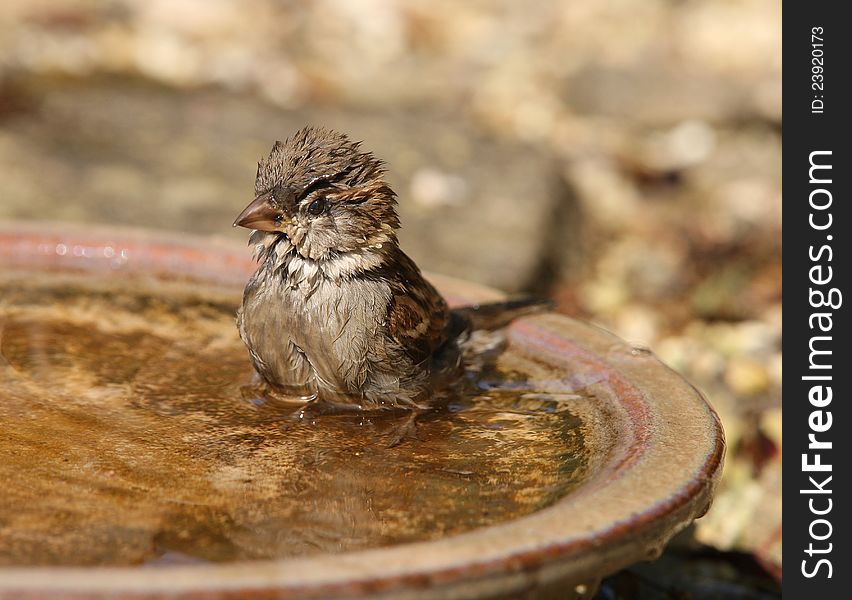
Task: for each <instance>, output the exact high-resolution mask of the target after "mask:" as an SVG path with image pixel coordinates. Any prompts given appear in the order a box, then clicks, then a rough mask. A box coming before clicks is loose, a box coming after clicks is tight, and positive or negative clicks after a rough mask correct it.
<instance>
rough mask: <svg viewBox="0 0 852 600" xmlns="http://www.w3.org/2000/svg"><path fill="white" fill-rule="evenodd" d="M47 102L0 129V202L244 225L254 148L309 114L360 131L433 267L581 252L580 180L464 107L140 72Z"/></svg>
mask: <svg viewBox="0 0 852 600" xmlns="http://www.w3.org/2000/svg"><path fill="white" fill-rule="evenodd" d="M28 90H29V91H30V93H31V94H32V95H33V96H35V97H36V99H37V103H36V105H37V106H39V107H40V108H39V109H38V110H35V111H31V112H29V113H26V114H22V115H17V118H15V119H14V120H9V121H8V122H7V123H6V126H5V127H4V130H3V131H2V133H0V164H2V165H8V167H6V168H5V169H3V172H2V178H3V181H4V189H5V193H4V202H3V204H2V207H0V218H25V219H51V220H64V219H67V220H73V221H83V222H102V223H114V224H123V225H132V226H136V227H150V228H154V229H169V230H179V231H190V232H195V233H203V234H217V235H225V236H229V237H233V238H238V239H245V237H246V233H245V232H244V231H238V230H232V228H231V226H230V225H231V222H232V221H233V218H234V216H235V215H236V214H237V213H238V212H239V211H240V210H241V209H242V208H243V206H244V205H245V204H246V203H247V202H248V201H249V200H250V199H251V197H252V194H253V191H254V187H253V184H254V173H255V168H256V161H257V160H258V159H259V158H260V157H262V156H265V155H266V153H267V152H268V151H269V148H270V147H271V146H272V144H273V142H274V141H275V140H276V139H283V138H285V137H286V136H287V135H289V134H290V133H292V132H293V131H295V130H296V129H297V128H299V127H301V126H303V125H305V124H315V125H323V126H328V127H332V128H337V129H340V130H341V131H344V132H347V133H348V134H349V135H350V136H351V137H353V138H355V139H360V140H364V147H365V148H367V149H369V150H372V151H374V152H375V153H376V154H377V155H378V156H379V157H381V158H383V159H385V160H386V161H387V164H388V177H389V179H390V181H391V183H392V185H393V186H394V189H396V190H397V192H398V193H399V195H400V213H401V216H402V223H403V229H402V231H401V233H400V238H401V241H402V244H403V248H404V249H405V250H406V251H407V252H409V254H411V256H412V257H413V258H414V259H415V260H416V261H417V262H418V264H420V265H421V267H422V268H424V269H427V270H431V271H436V272H441V273H446V274H449V275H454V276H457V277H462V278H465V279H470V280H473V281H478V282H481V283H485V284H488V285H492V286H495V287H497V288H501V289H504V290H506V291H509V292H517V291H520V290H524V289H530V288H533V289H542V288H546V285H547V282H546V281H544V282H542V281H541V280H540V278H542V277H544V278H553V277H555V275H556V274H558V273H559V272H560V269H561V265H562V264H563V263H564V262H565V258H566V257H567V255H568V254H569V252H570V249H571V245H570V244H566V243H564V242H563V241H562V236H565V238H567V239H569V240H570V239H574V238H576V237H577V236H576V235H573V234H574V232H576V230H577V228H578V223H577V222H576V221H574V220H572V219H570V218H569V217H570V215H571V214H573V212H575V211H574V210H573V208H572V203H573V196H571V195H570V194H568V193H567V191H566V188H565V187H564V186H561V184H560V181H559V180H560V175H559V173H558V171H557V169H555V168H554V167H553V166H552V165H551V164H550V162H549V161H548V160H547V159H546V157H545V156H543V155H542V154H541V153H539V152H536V151H534V150H532V149H531V148H529V147H527V146H525V145H523V144H520V143H517V142H511V141H504V140H498V139H494V138H492V137H488V136H487V135H485V134H483V133H482V132H481V131H479V130H477V129H476V128H475V127H473V126H471V125H470V124H469V123H468V122H467V121H465V120H464V119H462V118H459V117H458V116H456V115H454V114H444V113H439V112H430V111H427V110H423V109H419V110H417V111H411V112H401V111H394V112H381V113H380V112H372V113H368V112H363V111H361V112H341V111H336V110H331V109H322V108H318V109H310V110H300V111H285V110H282V109H280V108H277V107H275V106H272V105H269V104H267V103H264V102H262V101H260V100H257V99H256V98H255V97H253V96H249V95H242V94H237V93H230V92H226V91H215V90H198V91H192V92H182V93H175V92H174V91H171V90H169V89H167V88H162V87H159V86H156V85H151V84H146V83H144V82H140V81H135V82H134V81H127V80H121V81H115V80H96V81H91V80H90V81H88V82H86V83H85V84H82V83H67V82H66V83H59V82H57V81H50V80H41V81H35V82H30V83H29V87H28Z"/></svg>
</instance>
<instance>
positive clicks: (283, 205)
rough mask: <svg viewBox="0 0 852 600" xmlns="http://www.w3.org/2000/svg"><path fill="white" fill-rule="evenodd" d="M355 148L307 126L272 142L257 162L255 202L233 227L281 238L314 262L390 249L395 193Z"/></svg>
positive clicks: (339, 137)
mask: <svg viewBox="0 0 852 600" xmlns="http://www.w3.org/2000/svg"><path fill="white" fill-rule="evenodd" d="M359 146H360V143H359V142H352V141H350V140H349V138H348V137H346V136H345V135H343V134H341V133H337V132H335V131H331V130H328V129H319V128H313V127H305V128H303V129H300V130H299V131H297V132H296V133H295V134H294V135H293V136H292V137H290V138H288V139H287V141H285V142H283V143H282V142H275V145H274V146H273V147H272V151H271V152H270V153H269V156H268V157H267V158H266V159H265V160H261V161H260V162H259V163H258V165H257V180H256V181H255V199H254V200H253V201H252V202H251V203H250V204H249V205H248V206H247V207H246V208H245V210H243V212H242V213H240V215H239V216H238V217H237V219H236V221H234V226H237V225H239V226H241V227H246V228H249V229H255V230H258V231H264V232H268V233H270V234H278V235H279V236H280V235H283V236H286V237H287V238H288V239H289V241H290V244H292V246H293V247H294V248H295V250H296V252H298V253H299V254H300V255H301V256H302V257H303V258H308V259H311V260H314V261H323V260H328V259H331V258H336V257H339V256H341V255H344V254H347V253H352V252H364V251H366V250H369V249H371V248H382V246H383V245H395V244H396V243H397V238H396V229H397V228H399V218H398V217H397V214H396V198H395V195H394V192H393V190H391V188H390V187H389V186H388V184H387V183H386V182H385V181H384V178H383V174H384V168H383V166H382V162H381V161H380V160H378V159H377V158H375V157H374V156H373V155H372V154H371V153H369V152H362V151H361V150H360V148H359Z"/></svg>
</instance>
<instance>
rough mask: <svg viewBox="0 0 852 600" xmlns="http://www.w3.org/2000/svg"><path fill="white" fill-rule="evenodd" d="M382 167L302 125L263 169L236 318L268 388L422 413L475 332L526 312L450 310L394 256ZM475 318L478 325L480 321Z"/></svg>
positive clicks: (391, 210) (332, 135)
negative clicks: (253, 263)
mask: <svg viewBox="0 0 852 600" xmlns="http://www.w3.org/2000/svg"><path fill="white" fill-rule="evenodd" d="M383 175H384V168H383V165H382V163H381V161H379V160H378V159H376V158H375V157H374V156H373V155H372V154H370V153H369V152H364V151H362V150H361V149H360V144H359V143H357V142H352V141H350V140H349V139H348V138H347V137H346V136H345V135H342V134H340V133H336V132H334V131H330V130H326V129H318V128H311V127H307V128H304V129H301V130H299V131H298V132H296V133H295V134H294V135H293V136H292V137H291V138H289V139H288V140H287V141H285V142H284V143H281V142H276V143H275V145H274V146H273V148H272V151H271V152H270V154H269V157H268V158H266V159H265V160H262V161H261V162H260V163H258V170H257V180H256V184H255V196H256V197H255V200H254V201H253V202H252V203H251V204H249V206H247V207H246V209H245V210H244V211H243V212H242V213H241V214H240V215H239V216H238V217H237V220H236V222H235V223H234V224H235V225H241V226H244V227H248V228H251V229H254V230H255V231H254V232H253V233H252V235H251V238H250V243H252V244H253V245H254V248H255V256H256V258H257V261H258V268H257V271H256V272H255V273H254V275H252V277H251V279H250V280H249V282H248V284H247V285H246V289H245V293H244V295H243V303H242V306H241V307H240V310H239V311H238V313H237V323H238V326H239V329H240V336H241V337H242V339H243V341H244V342H245V344H246V346H247V347H248V349H249V353H250V356H251V360H252V363H253V364H254V367H255V369H256V370H257V372H258V374H259V375H260V376H261V377H262V378H263V379H264V381H266V382H267V383H268V384H270V385H271V386H273V387H274V388H276V389H278V390H281V391H284V392H288V393H294V394H299V395H304V396H313V397H314V398H316V399H317V400H318V401H320V402H325V403H329V404H332V405H345V406H347V407H356V408H362V409H367V410H369V409H375V408H397V407H399V408H409V409H416V408H425V407H428V406H430V405H431V404H432V403H433V400H434V398H436V397H439V396H441V391H442V390H444V389H445V388H446V387H447V386H448V385H451V384H452V382H453V381H455V380H456V379H457V378H458V376H459V375H460V373H461V371H462V368H463V358H464V350H465V344H466V342H467V340H468V338H469V334H470V332H471V330H472V328H473V327H475V326H485V327H489V328H490V327H494V326H501V325H504V324H506V323H507V322H508V321H509V320H510V319H511V318H512V317H513V316H517V315H518V314H519V313H521V312H529V310H528V309H529V308H530V307H532V306H536V305H535V304H533V303H522V304H521V305H519V306H518V307H516V308H515V309H514V310H512V311H502V313H501V311H499V310H493V309H492V310H486V311H483V312H482V313H480V314H481V315H485V316H484V317H482V318H479V319H477V316H476V315H477V314H478V313H477V312H476V311H474V310H472V309H461V310H456V311H450V310H449V309H448V308H447V304H446V302H445V301H444V299H443V298H442V297H441V295H440V294H439V293H438V292H437V290H435V288H434V287H432V285H431V284H430V283H429V282H427V281H426V280H425V279H424V278H423V276H422V274H421V273H420V270H419V269H418V268H417V266H416V265H415V264H414V262H413V261H412V260H411V259H410V258H409V257H408V256H406V254H405V253H404V252H403V251H402V250H401V249H400V248H399V244H398V241H397V236H396V230H397V229H398V228H399V218H398V217H397V214H396V196H395V194H394V192H393V190H391V188H390V187H389V186H388V184H387V183H386V182H385V180H384V178H383ZM477 320H479V321H481V322H479V323H477Z"/></svg>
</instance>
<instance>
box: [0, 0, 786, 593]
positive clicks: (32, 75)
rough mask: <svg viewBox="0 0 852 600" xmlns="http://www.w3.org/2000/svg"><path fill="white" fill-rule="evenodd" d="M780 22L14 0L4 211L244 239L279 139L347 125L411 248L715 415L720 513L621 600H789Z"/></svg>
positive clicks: (607, 5) (253, 0)
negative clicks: (530, 304) (643, 352)
mask: <svg viewBox="0 0 852 600" xmlns="http://www.w3.org/2000/svg"><path fill="white" fill-rule="evenodd" d="M780 11H781V7H780V3H778V2H775V1H773V0H717V1H715V2H698V1H695V0H582V1H581V0H575V1H564V2H559V1H554V0H551V1H540V2H536V3H535V4H529V3H521V2H512V1H509V0H498V1H490V2H486V1H484V0H476V1H471V2H464V3H461V2H450V1H449V0H433V1H432V2H428V3H427V2H417V1H415V0H360V1H358V2H350V1H347V0H316V1H312V2H296V1H284V0H281V1H279V0H243V1H237V0H174V1H172V0H145V1H142V0H135V1H134V0H105V1H97V0H89V1H80V2H63V1H60V0H4V2H3V3H2V4H0V219H48V220H53V221H56V220H67V221H78V222H91V223H111V224H122V225H132V226H137V227H151V228H161V229H171V230H180V231H191V232H195V233H202V234H214V235H219V236H228V237H233V238H234V239H243V238H244V237H245V235H244V233H243V232H240V231H232V230H231V227H230V223H231V221H232V220H233V218H234V216H235V215H236V214H237V213H238V212H239V210H240V209H241V208H242V207H243V206H244V205H245V204H246V203H247V202H248V200H249V199H250V196H251V194H252V191H253V180H254V169H255V163H256V161H257V159H258V158H260V157H261V156H263V155H264V154H265V153H266V152H267V151H268V149H269V148H270V147H271V145H272V142H273V141H274V140H275V139H283V138H284V137H286V136H287V135H288V134H289V133H290V132H292V131H293V130H295V129H296V128H297V127H300V126H302V125H304V124H306V123H312V124H317V125H327V126H331V127H336V128H340V129H343V130H345V131H347V132H348V133H350V134H351V135H352V136H353V137H355V138H358V139H363V140H365V146H366V147H367V148H369V149H371V150H374V151H376V153H377V154H378V155H380V156H381V157H383V158H385V159H386V160H387V162H388V166H389V169H390V173H391V181H392V182H393V184H394V185H395V187H396V189H397V191H398V192H399V195H400V201H401V212H402V216H403V225H404V229H403V231H402V235H401V237H402V242H403V247H404V248H405V249H406V250H408V251H409V253H410V254H411V255H412V256H413V257H414V258H415V259H416V260H417V261H418V262H419V263H420V264H421V265H422V266H423V267H424V268H426V269H428V270H432V271H438V272H443V273H448V274H452V275H456V276H459V277H464V278H467V279H471V280H476V281H480V282H483V283H487V284H490V285H493V286H496V287H499V288H501V289H504V290H507V291H510V292H522V291H525V292H535V293H539V294H548V295H550V296H552V297H553V298H555V299H556V300H557V302H558V305H559V309H560V310H562V311H564V312H566V313H568V314H571V315H574V316H577V317H580V318H585V319H590V320H592V321H595V322H597V323H600V324H601V325H603V326H604V327H606V328H608V329H610V330H612V331H614V332H616V333H617V334H619V335H620V336H622V337H624V338H626V339H628V340H630V341H632V342H634V343H638V344H644V345H647V346H649V347H651V348H653V349H654V350H655V351H656V352H657V353H658V354H659V355H660V357H661V358H662V359H663V360H664V361H666V362H667V363H668V364H670V365H671V366H672V367H674V368H675V369H677V370H678V371H680V372H681V373H682V374H684V375H685V376H686V377H687V378H688V379H690V380H691V381H692V382H693V383H694V384H695V385H696V386H697V387H698V388H700V389H701V390H702V391H704V392H705V393H706V394H707V396H708V397H709V398H710V399H711V401H712V402H713V404H714V406H715V407H716V408H717V410H718V411H719V413H720V415H721V417H722V421H723V422H724V425H725V429H726V432H727V437H728V444H729V453H728V459H727V466H726V471H725V477H724V481H723V484H722V487H721V490H720V491H719V495H718V498H717V500H716V503H715V506H714V508H713V510H712V511H711V512H710V513H709V515H708V516H707V517H705V518H704V519H702V520H701V521H699V522H698V524H697V527H696V528H695V530H694V531H693V532H692V534H693V535H692V537H691V539H689V540H687V541H683V542H682V543H681V544H680V545H676V546H675V548H674V549H673V550H671V551H669V552H667V553H666V555H665V557H664V559H663V561H659V562H658V563H654V565H666V566H665V568H662V567H660V568H658V567H655V566H654V565H647V566H643V567H639V568H636V569H633V570H631V571H630V572H628V573H624V574H622V575H620V576H617V577H615V578H611V580H610V581H609V582H608V583H607V585H605V586H604V587H603V588H602V591H601V592H600V593H601V595H602V597H612V598H615V597H647V598H652V597H653V598H656V597H660V598H668V597H682V595H678V594H682V593H691V594H693V596H692V597H705V596H702V595H701V594H702V593H704V592H705V591H706V589H709V590H710V593H711V595H712V594H713V593H718V591H719V589H724V590H725V591H726V595H725V597H742V598H746V597H748V598H752V597H773V595H774V594H775V593H776V592H777V589H776V587H773V581H772V578H773V577H774V578H776V579H777V580H778V581H780V562H781V499H780V489H781V488H780V484H781V469H780V452H781V450H780V449H781V404H780V384H781V353H780V335H781V208H780V194H781V188H780V185H781V177H780V166H781V143H780V140H781V137H780V134H781V85H780V81H781V33H780V19H781V17H780ZM666 561H668V562H666ZM671 561H675V562H674V565H675V566H672V563H671ZM673 569H674V571H677V572H679V573H680V575H679V578H674V577H673V576H671V575H670V574H669V575H667V574H666V573H671V572H673V571H672V570H673ZM708 582H710V583H708ZM708 585H709V586H711V587H709V588H707V586H708ZM720 585H721V586H723V588H719V587H718V586H720ZM702 586H704V587H702ZM712 586H717V587H712ZM724 586H727V587H724ZM705 588H706V589H705ZM630 590H632V591H630ZM714 590H715V591H714ZM607 594H609V595H608V596H607ZM706 597H710V596H706Z"/></svg>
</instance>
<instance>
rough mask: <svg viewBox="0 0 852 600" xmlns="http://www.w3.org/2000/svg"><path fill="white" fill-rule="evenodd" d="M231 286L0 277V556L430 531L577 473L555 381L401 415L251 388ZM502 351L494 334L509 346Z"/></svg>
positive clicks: (254, 554) (153, 550)
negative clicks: (361, 411) (294, 400)
mask: <svg viewBox="0 0 852 600" xmlns="http://www.w3.org/2000/svg"><path fill="white" fill-rule="evenodd" d="M238 297H239V296H238V292H235V291H234V290H219V289H213V288H203V289H202V288H199V287H198V286H190V285H187V284H180V283H176V282H173V283H157V284H154V283H153V282H150V281H134V282H128V281H124V282H121V281H120V282H117V283H116V282H113V283H110V282H107V281H104V280H97V279H94V278H87V277H82V276H78V277H69V276H58V275H50V274H42V275H37V276H36V275H28V276H20V275H18V276H8V277H3V278H0V478H2V481H3V484H2V488H0V565H152V564H167V563H179V562H195V561H233V560H246V559H265V558H282V557H291V556H300V555H308V554H314V553H320V552H342V551H346V550H353V549H360V548H370V547H377V546H385V545H390V544H398V543H403V542H410V541H417V540H429V539H436V538H440V537H444V536H447V535H452V534H457V533H462V532H464V531H468V530H471V529H473V528H476V527H481V526H483V525H489V524H494V523H499V522H503V521H507V520H510V519H513V518H516V517H518V516H521V515H524V514H528V513H531V512H533V511H536V510H538V509H540V508H543V507H546V506H548V505H549V504H552V503H553V502H554V501H556V500H557V499H559V498H560V497H562V496H564V495H565V494H566V493H568V492H570V491H571V489H573V488H574V487H575V486H577V485H578V484H579V483H580V481H581V479H582V477H583V476H584V473H585V470H586V465H587V456H586V451H585V449H584V445H583V434H582V433H583V424H582V423H581V421H580V419H579V418H578V417H577V416H576V414H575V411H573V409H572V400H573V399H572V398H571V397H570V396H564V397H556V396H548V395H546V394H536V393H534V391H533V388H531V387H530V386H529V385H525V384H523V383H522V381H523V376H521V375H519V374H517V373H516V374H514V375H513V378H514V382H513V383H512V384H509V385H506V386H502V387H501V386H500V385H497V386H495V385H494V384H486V383H484V382H483V381H479V380H477V379H476V378H472V379H471V385H470V389H471V390H475V392H471V393H468V394H466V395H464V396H463V397H460V398H459V399H458V400H457V401H455V402H453V403H451V404H450V406H449V407H448V409H447V410H443V411H440V412H436V413H433V414H428V415H426V416H424V417H423V418H422V419H420V421H419V425H418V427H417V432H416V437H414V438H411V439H408V440H406V441H405V442H404V443H402V444H401V445H398V446H395V447H389V446H388V443H387V440H388V438H389V436H391V435H392V434H393V432H394V430H395V428H396V427H399V426H400V424H401V422H402V419H403V417H394V416H385V415H383V416H374V415H337V416H322V417H317V418H315V419H313V420H303V421H296V420H293V419H292V418H290V415H292V414H293V412H294V411H295V410H296V405H294V404H291V403H288V402H283V401H281V400H272V399H268V398H264V397H263V396H262V395H261V394H259V393H258V391H257V389H256V386H252V385H251V377H252V372H251V367H250V366H249V363H248V358H247V354H246V351H245V349H244V347H243V345H242V343H241V342H240V340H239V338H238V335H237V332H236V327H235V325H234V317H233V315H234V310H235V306H236V302H237V300H238ZM509 352H511V349H510V350H509Z"/></svg>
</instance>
